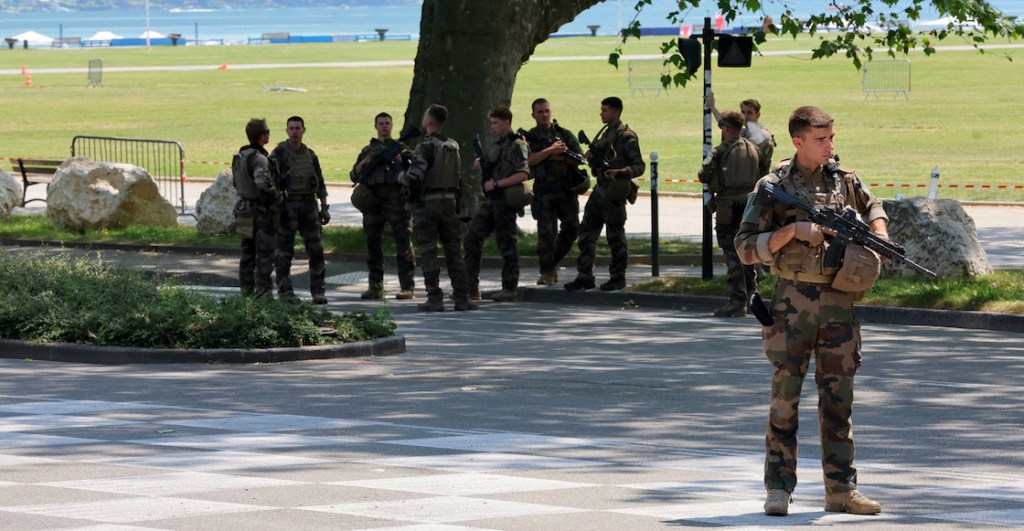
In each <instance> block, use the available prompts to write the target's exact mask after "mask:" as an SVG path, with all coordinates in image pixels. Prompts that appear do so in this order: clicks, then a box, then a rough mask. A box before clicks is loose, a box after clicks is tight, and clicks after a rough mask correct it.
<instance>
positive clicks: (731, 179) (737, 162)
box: [708, 138, 761, 195]
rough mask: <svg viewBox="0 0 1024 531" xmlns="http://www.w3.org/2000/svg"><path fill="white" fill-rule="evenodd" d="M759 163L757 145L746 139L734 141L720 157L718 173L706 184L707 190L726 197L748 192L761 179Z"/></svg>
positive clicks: (759, 157) (759, 154)
mask: <svg viewBox="0 0 1024 531" xmlns="http://www.w3.org/2000/svg"><path fill="white" fill-rule="evenodd" d="M760 162H761V150H760V149H758V148H757V145H755V144H754V143H753V142H751V141H750V140H747V139H746V138H738V139H736V141H735V142H733V143H732V145H731V146H729V151H727V152H726V153H725V154H724V155H723V156H722V159H721V161H720V163H719V166H718V171H717V172H715V175H712V176H711V180H710V181H709V182H708V189H709V190H711V191H712V192H714V193H725V194H727V195H728V194H730V193H734V194H737V195H738V194H746V193H747V192H750V191H751V190H753V189H754V185H755V184H757V181H758V179H760V178H761V175H758V173H759V171H758V167H759V165H760Z"/></svg>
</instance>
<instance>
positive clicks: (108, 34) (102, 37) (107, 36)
mask: <svg viewBox="0 0 1024 531" xmlns="http://www.w3.org/2000/svg"><path fill="white" fill-rule="evenodd" d="M123 38H124V37H122V36H120V35H118V34H116V33H114V32H112V31H97V32H96V33H95V34H94V35H93V36H92V37H89V38H88V39H85V40H87V41H112V40H114V39H123Z"/></svg>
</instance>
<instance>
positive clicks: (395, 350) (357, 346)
mask: <svg viewBox="0 0 1024 531" xmlns="http://www.w3.org/2000/svg"><path fill="white" fill-rule="evenodd" d="M402 352H405V336H402V335H394V336H391V337H383V338H379V339H372V340H370V341H359V342H355V343H338V344H334V345H316V346H310V347H294V348H293V347H285V348H266V349H157V348H137V347H101V346H95V345H83V344H75V343H30V342H27V341H17V340H13V339H0V358H7V359H24V360H29V361H67V362H74V363H91V364H100V365H124V364H128V363H280V362H284V361H303V360H322V359H334V358H356V357H369V356H391V355H394V354H400V353H402Z"/></svg>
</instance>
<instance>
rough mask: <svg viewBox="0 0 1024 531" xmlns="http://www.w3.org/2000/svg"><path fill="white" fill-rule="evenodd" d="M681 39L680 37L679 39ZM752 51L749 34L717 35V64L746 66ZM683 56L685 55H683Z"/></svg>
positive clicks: (720, 65)
mask: <svg viewBox="0 0 1024 531" xmlns="http://www.w3.org/2000/svg"><path fill="white" fill-rule="evenodd" d="M680 40H682V39H680ZM753 52H754V38H753V37H750V36H739V37H737V36H733V35H728V34H721V35H718V66H719V67H747V66H750V56H751V54H753ZM684 57H685V56H684Z"/></svg>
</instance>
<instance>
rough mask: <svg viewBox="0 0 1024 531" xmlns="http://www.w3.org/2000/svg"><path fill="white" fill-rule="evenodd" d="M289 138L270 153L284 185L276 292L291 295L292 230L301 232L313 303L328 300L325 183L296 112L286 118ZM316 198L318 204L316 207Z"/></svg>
mask: <svg viewBox="0 0 1024 531" xmlns="http://www.w3.org/2000/svg"><path fill="white" fill-rule="evenodd" d="M286 123H287V128H288V129H287V130H288V140H286V141H284V142H281V143H280V144H278V145H277V147H275V148H274V151H273V152H272V153H271V154H270V160H271V161H273V163H274V164H276V165H277V167H278V171H279V172H280V174H281V175H282V176H284V179H283V180H282V182H283V183H284V184H285V185H286V186H287V188H286V189H285V190H283V192H284V204H283V205H282V209H281V227H280V229H279V230H278V232H277V256H275V272H276V273H277V294H278V297H280V298H282V299H294V298H295V290H294V287H293V286H292V276H291V269H292V258H293V257H294V256H295V233H296V232H298V234H299V235H300V236H302V243H303V245H304V246H305V247H306V254H307V255H308V256H309V291H310V293H311V294H312V295H313V303H314V304H327V296H326V294H325V293H326V287H327V286H326V283H325V278H324V275H325V272H326V267H325V264H324V245H323V242H322V241H321V240H320V227H321V225H322V224H326V223H327V221H329V220H330V214H329V213H328V210H327V187H326V186H325V184H324V175H323V172H322V171H321V170H320V159H318V158H317V156H316V153H314V152H313V150H312V149H310V148H309V147H308V146H307V145H306V144H303V143H302V137H303V135H305V133H306V123H305V121H303V119H302V118H301V117H299V116H292V117H290V118H288V121H287V122H286ZM318 199H319V203H320V206H319V208H318V207H317V200H318Z"/></svg>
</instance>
